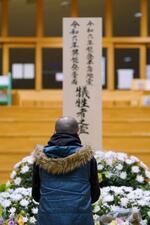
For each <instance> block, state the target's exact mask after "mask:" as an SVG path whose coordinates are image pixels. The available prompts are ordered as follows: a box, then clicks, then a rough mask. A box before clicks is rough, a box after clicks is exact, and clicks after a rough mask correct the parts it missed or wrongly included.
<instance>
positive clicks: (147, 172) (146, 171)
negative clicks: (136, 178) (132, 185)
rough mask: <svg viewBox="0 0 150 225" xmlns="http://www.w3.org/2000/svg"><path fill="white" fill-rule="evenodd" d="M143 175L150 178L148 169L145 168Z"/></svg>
mask: <svg viewBox="0 0 150 225" xmlns="http://www.w3.org/2000/svg"><path fill="white" fill-rule="evenodd" d="M145 176H146V177H147V178H148V179H150V171H148V170H145Z"/></svg>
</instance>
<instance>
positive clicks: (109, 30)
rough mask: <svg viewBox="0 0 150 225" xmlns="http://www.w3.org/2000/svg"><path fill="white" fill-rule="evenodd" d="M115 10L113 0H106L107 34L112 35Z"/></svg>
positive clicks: (107, 35)
mask: <svg viewBox="0 0 150 225" xmlns="http://www.w3.org/2000/svg"><path fill="white" fill-rule="evenodd" d="M112 14H113V12H112V0H106V3H105V36H106V37H112V33H113V32H112V31H113V15H112Z"/></svg>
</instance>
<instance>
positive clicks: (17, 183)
mask: <svg viewBox="0 0 150 225" xmlns="http://www.w3.org/2000/svg"><path fill="white" fill-rule="evenodd" d="M14 183H15V184H16V185H20V183H21V178H20V177H17V178H16V179H15V180H14Z"/></svg>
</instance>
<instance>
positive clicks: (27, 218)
mask: <svg viewBox="0 0 150 225" xmlns="http://www.w3.org/2000/svg"><path fill="white" fill-rule="evenodd" d="M37 206H38V204H37V203H36V202H35V201H34V200H33V199H32V197H31V188H16V189H15V190H14V189H7V190H6V191H5V192H1V193H0V224H3V225H23V224H24V225H31V224H35V222H36V215H37V212H38V208H37Z"/></svg>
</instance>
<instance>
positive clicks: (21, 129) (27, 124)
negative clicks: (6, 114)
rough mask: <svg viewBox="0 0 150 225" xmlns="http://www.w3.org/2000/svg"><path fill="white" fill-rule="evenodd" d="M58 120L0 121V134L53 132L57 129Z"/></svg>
mask: <svg viewBox="0 0 150 225" xmlns="http://www.w3.org/2000/svg"><path fill="white" fill-rule="evenodd" d="M55 121H56V120H54V119H53V120H34V121H25V120H23V121H21V120H11V121H7V120H5V121H3V122H0V126H1V129H0V135H1V134H8V133H9V134H10V135H11V134H14V133H18V134H19V135H20V134H35V135H36V134H39V135H40V134H41V133H47V135H48V134H50V133H53V132H54V130H55Z"/></svg>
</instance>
